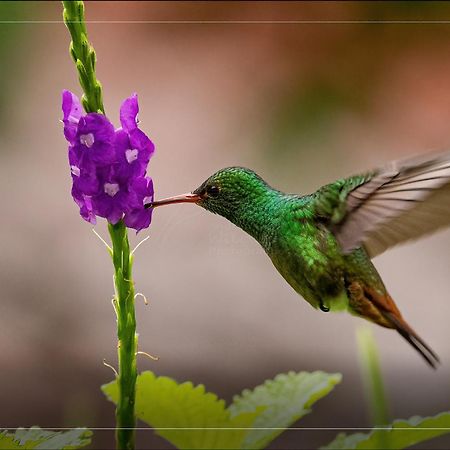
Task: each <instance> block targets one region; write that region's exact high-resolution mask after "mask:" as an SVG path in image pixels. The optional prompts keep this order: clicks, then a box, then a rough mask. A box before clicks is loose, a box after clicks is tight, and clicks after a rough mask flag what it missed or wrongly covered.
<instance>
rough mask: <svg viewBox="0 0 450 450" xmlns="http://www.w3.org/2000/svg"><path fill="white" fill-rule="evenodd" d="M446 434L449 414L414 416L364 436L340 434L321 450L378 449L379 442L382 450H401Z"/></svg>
mask: <svg viewBox="0 0 450 450" xmlns="http://www.w3.org/2000/svg"><path fill="white" fill-rule="evenodd" d="M447 433H450V412H443V413H441V414H438V415H437V416H434V417H419V416H414V417H411V418H410V419H408V420H395V421H394V422H393V423H392V425H391V427H390V428H389V429H388V430H384V429H373V430H372V431H371V432H370V433H366V434H364V433H356V434H350V435H346V434H345V433H340V434H338V435H337V437H336V439H335V440H334V441H333V442H330V443H329V444H328V445H327V446H325V447H322V449H323V450H341V449H349V450H351V449H373V448H379V447H380V442H382V443H383V447H384V448H390V449H403V448H407V447H410V446H412V445H415V444H419V443H420V442H425V441H428V440H430V439H433V438H435V437H438V436H442V435H444V434H447Z"/></svg>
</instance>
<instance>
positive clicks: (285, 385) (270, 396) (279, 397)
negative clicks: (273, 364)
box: [228, 372, 342, 449]
mask: <svg viewBox="0 0 450 450" xmlns="http://www.w3.org/2000/svg"><path fill="white" fill-rule="evenodd" d="M341 378H342V377H341V375H340V374H327V373H325V372H312V373H307V372H300V373H294V372H289V373H287V374H279V375H277V376H276V377H275V379H273V380H268V381H266V382H265V383H264V384H262V385H260V386H258V387H256V388H255V389H254V390H253V391H250V390H245V391H243V392H242V394H241V395H240V396H235V397H234V399H233V403H232V404H231V405H230V407H229V408H228V410H229V411H230V413H231V416H232V417H235V416H237V415H238V414H242V413H249V412H254V411H255V410H256V408H258V407H260V406H266V409H265V410H264V411H263V412H262V413H261V414H260V415H259V416H258V417H257V418H256V420H255V422H254V425H253V426H254V427H255V428H260V429H253V430H250V431H249V432H248V433H247V435H246V436H245V439H244V442H243V448H246V449H261V448H265V447H266V446H267V445H268V444H269V443H270V442H271V441H272V440H273V439H275V438H276V437H277V436H278V435H279V434H281V433H282V432H283V431H284V429H286V428H288V427H289V426H290V425H292V424H293V423H294V422H296V421H297V420H298V419H300V418H301V417H303V416H304V415H305V414H308V413H309V412H310V409H309V408H310V407H311V405H312V404H313V403H315V402H316V401H317V400H319V399H321V398H322V397H324V396H325V395H327V394H328V393H329V392H330V391H331V390H332V389H333V388H334V386H335V385H336V384H337V383H339V382H340V381H341ZM261 428H265V429H261ZM274 428H277V429H274Z"/></svg>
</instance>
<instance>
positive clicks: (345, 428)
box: [0, 427, 450, 431]
mask: <svg viewBox="0 0 450 450" xmlns="http://www.w3.org/2000/svg"><path fill="white" fill-rule="evenodd" d="M18 428H25V429H28V428H27V427H8V428H6V427H2V428H0V430H1V431H9V430H17V429H18ZM42 429H43V430H44V429H45V430H46V431H54V430H86V431H89V430H116V429H119V428H115V427H72V428H69V427H45V428H42ZM120 430H143V431H145V430H147V431H154V430H156V431H159V430H180V431H200V430H217V431H219V430H223V431H233V430H234V431H236V430H238V431H239V430H286V431H289V430H296V431H301V430H305V431H316V430H320V431H325V430H328V431H340V430H344V431H351V430H362V431H372V430H386V431H397V430H398V431H407V430H410V431H423V430H430V431H445V430H450V428H448V427H447V428H445V427H444V428H435V427H433V428H432V427H425V428H409V427H407V428H406V427H395V428H392V427H372V428H370V427H316V428H310V427H304V428H303V427H288V428H286V427H256V428H254V427H223V428H214V427H188V428H184V427H179V428H171V427H155V428H153V427H135V428H127V427H121V428H120Z"/></svg>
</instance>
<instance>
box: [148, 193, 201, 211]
mask: <svg viewBox="0 0 450 450" xmlns="http://www.w3.org/2000/svg"><path fill="white" fill-rule="evenodd" d="M201 198H202V197H201V196H200V195H198V194H193V193H191V192H188V193H187V194H182V195H175V196H174V197H168V198H164V199H162V200H157V201H156V202H152V203H147V204H146V205H145V208H156V207H157V206H164V205H170V204H172V203H197V202H198V201H199V200H201Z"/></svg>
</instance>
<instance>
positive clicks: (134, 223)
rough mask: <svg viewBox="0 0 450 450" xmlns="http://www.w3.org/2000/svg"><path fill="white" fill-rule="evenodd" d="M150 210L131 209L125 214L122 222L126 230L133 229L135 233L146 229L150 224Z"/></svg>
mask: <svg viewBox="0 0 450 450" xmlns="http://www.w3.org/2000/svg"><path fill="white" fill-rule="evenodd" d="M152 211H153V209H152V208H149V209H144V208H140V209H133V210H131V211H128V212H127V213H125V217H124V218H123V221H124V222H125V225H126V226H127V227H128V228H133V229H135V230H136V232H139V231H141V230H142V229H144V228H148V227H149V225H150V224H151V222H152Z"/></svg>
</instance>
